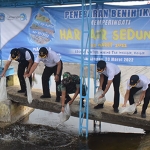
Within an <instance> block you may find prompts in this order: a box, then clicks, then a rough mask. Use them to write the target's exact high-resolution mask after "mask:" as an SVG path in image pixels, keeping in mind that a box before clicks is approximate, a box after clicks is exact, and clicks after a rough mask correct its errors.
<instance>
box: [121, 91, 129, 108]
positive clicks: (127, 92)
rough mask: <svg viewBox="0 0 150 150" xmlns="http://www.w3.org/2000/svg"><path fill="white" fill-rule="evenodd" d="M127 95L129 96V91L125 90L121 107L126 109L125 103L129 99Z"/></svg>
mask: <svg viewBox="0 0 150 150" xmlns="http://www.w3.org/2000/svg"><path fill="white" fill-rule="evenodd" d="M129 94H130V90H126V94H125V96H124V104H123V105H122V107H126V104H127V101H128V99H129Z"/></svg>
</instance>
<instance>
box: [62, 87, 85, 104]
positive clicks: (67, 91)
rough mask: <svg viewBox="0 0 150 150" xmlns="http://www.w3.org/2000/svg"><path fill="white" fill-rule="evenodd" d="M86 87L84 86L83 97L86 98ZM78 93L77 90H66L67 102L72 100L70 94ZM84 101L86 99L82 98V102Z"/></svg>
mask: <svg viewBox="0 0 150 150" xmlns="http://www.w3.org/2000/svg"><path fill="white" fill-rule="evenodd" d="M86 89H87V87H86V85H82V96H86ZM75 92H76V88H67V89H66V96H65V98H66V100H68V101H70V100H71V97H70V96H69V94H73V93H75ZM83 100H84V98H82V101H83Z"/></svg>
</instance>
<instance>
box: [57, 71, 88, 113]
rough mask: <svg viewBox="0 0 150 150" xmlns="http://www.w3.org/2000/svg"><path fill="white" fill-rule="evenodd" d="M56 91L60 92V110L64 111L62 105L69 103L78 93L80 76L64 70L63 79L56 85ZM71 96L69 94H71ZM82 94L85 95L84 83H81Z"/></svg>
mask: <svg viewBox="0 0 150 150" xmlns="http://www.w3.org/2000/svg"><path fill="white" fill-rule="evenodd" d="M58 91H59V92H61V95H62V96H61V103H62V109H61V111H62V112H64V106H65V104H67V103H68V102H69V104H70V105H71V104H72V103H73V101H74V100H75V98H76V97H77V96H78V94H79V93H80V77H79V76H78V75H74V74H71V73H70V72H64V74H63V79H62V81H61V84H60V85H59V86H58ZM73 93H74V95H73V97H72V98H71V97H70V96H69V94H73ZM82 95H83V96H85V95H86V90H85V85H82ZM83 100H84V98H82V107H84V102H83Z"/></svg>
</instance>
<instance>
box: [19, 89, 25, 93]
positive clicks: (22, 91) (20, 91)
mask: <svg viewBox="0 0 150 150" xmlns="http://www.w3.org/2000/svg"><path fill="white" fill-rule="evenodd" d="M17 92H18V93H24V92H26V90H19V91H17Z"/></svg>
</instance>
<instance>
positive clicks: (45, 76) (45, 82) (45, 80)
mask: <svg viewBox="0 0 150 150" xmlns="http://www.w3.org/2000/svg"><path fill="white" fill-rule="evenodd" d="M62 69H63V64H62V61H61V71H60V73H59V81H58V82H56V98H60V95H61V93H60V92H59V91H58V89H57V86H58V85H59V84H60V83H61V75H62ZM56 71H57V65H56V66H54V67H46V66H45V69H44V71H43V74H42V87H43V95H45V96H50V89H49V79H50V77H51V75H52V74H53V73H54V75H56Z"/></svg>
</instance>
